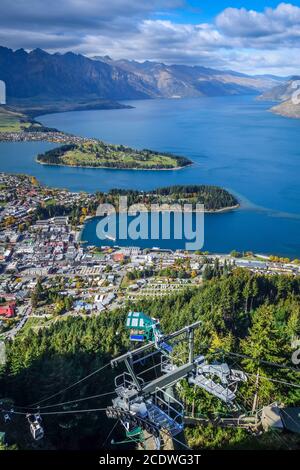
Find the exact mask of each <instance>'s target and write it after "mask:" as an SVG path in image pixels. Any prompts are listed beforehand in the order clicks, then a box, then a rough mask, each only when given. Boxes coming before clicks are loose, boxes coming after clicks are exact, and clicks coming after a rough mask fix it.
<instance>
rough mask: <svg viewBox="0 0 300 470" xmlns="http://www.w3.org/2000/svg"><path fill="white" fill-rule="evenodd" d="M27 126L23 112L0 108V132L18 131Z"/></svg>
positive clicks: (28, 123) (28, 124)
mask: <svg viewBox="0 0 300 470" xmlns="http://www.w3.org/2000/svg"><path fill="white" fill-rule="evenodd" d="M29 126H30V122H27V121H26V116H24V115H23V114H21V113H17V112H13V111H8V110H7V109H4V108H0V132H20V131H22V130H23V129H24V128H26V127H29Z"/></svg>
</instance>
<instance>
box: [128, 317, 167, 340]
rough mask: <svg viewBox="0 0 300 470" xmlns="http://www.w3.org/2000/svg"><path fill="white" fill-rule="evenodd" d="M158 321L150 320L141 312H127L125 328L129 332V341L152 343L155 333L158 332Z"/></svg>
mask: <svg viewBox="0 0 300 470" xmlns="http://www.w3.org/2000/svg"><path fill="white" fill-rule="evenodd" d="M158 325H159V321H158V320H155V319H154V318H150V317H148V316H147V315H145V314H144V313H143V312H129V313H128V315H127V321H126V328H128V329H129V330H130V341H137V342H144V341H154V338H155V332H156V331H159V328H158Z"/></svg>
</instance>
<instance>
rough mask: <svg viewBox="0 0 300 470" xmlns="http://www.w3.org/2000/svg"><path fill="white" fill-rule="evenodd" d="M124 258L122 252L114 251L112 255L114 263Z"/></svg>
mask: <svg viewBox="0 0 300 470" xmlns="http://www.w3.org/2000/svg"><path fill="white" fill-rule="evenodd" d="M124 259H125V256H124V255H123V253H115V254H114V255H113V260H114V261H115V262H116V263H120V262H122V261H124Z"/></svg>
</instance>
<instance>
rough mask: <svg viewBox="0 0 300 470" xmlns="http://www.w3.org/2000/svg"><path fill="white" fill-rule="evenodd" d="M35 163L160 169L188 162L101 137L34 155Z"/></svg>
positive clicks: (174, 156)
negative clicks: (101, 139) (107, 142)
mask: <svg viewBox="0 0 300 470" xmlns="http://www.w3.org/2000/svg"><path fill="white" fill-rule="evenodd" d="M37 161H38V162H39V163H43V164H47V165H66V166H80V167H94V168H97V167H98V168H101V167H102V168H120V169H145V170H163V169H170V170H172V169H176V168H182V167H184V166H187V165H190V164H191V163H192V162H191V161H190V160H189V159H187V158H185V157H180V156H176V155H172V154H169V153H163V152H155V151H153V150H148V149H143V150H136V149H132V148H130V147H125V146H124V145H113V144H106V143H104V142H101V141H97V142H96V141H91V142H83V143H79V144H66V145H62V146H60V147H57V148H54V149H52V150H48V151H47V152H45V153H43V154H39V155H38V156H37Z"/></svg>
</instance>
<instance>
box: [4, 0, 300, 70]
mask: <svg viewBox="0 0 300 470" xmlns="http://www.w3.org/2000/svg"><path fill="white" fill-rule="evenodd" d="M0 44H1V45H3V46H7V47H11V48H13V49H18V48H21V47H23V48H25V49H27V50H31V49H33V48H36V47H40V48H43V49H45V50H47V51H49V52H56V51H60V52H66V51H68V50H72V51H74V52H78V53H82V54H86V55H88V56H94V55H110V56H111V57H113V58H115V59H121V58H127V59H131V60H138V61H143V60H154V61H162V62H165V63H180V64H189V65H204V66H209V67H214V68H220V69H235V70H238V71H241V72H246V73H253V74H254V73H255V74H257V73H270V74H277V75H291V74H300V64H299V57H300V0H290V1H281V2H280V1H275V0H269V1H267V2H263V1H259V0H230V1H229V0H228V1H226V0H220V1H214V0H212V1H209V0H51V2H45V1H44V0H26V1H24V0H13V1H12V0H1V16H0Z"/></svg>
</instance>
